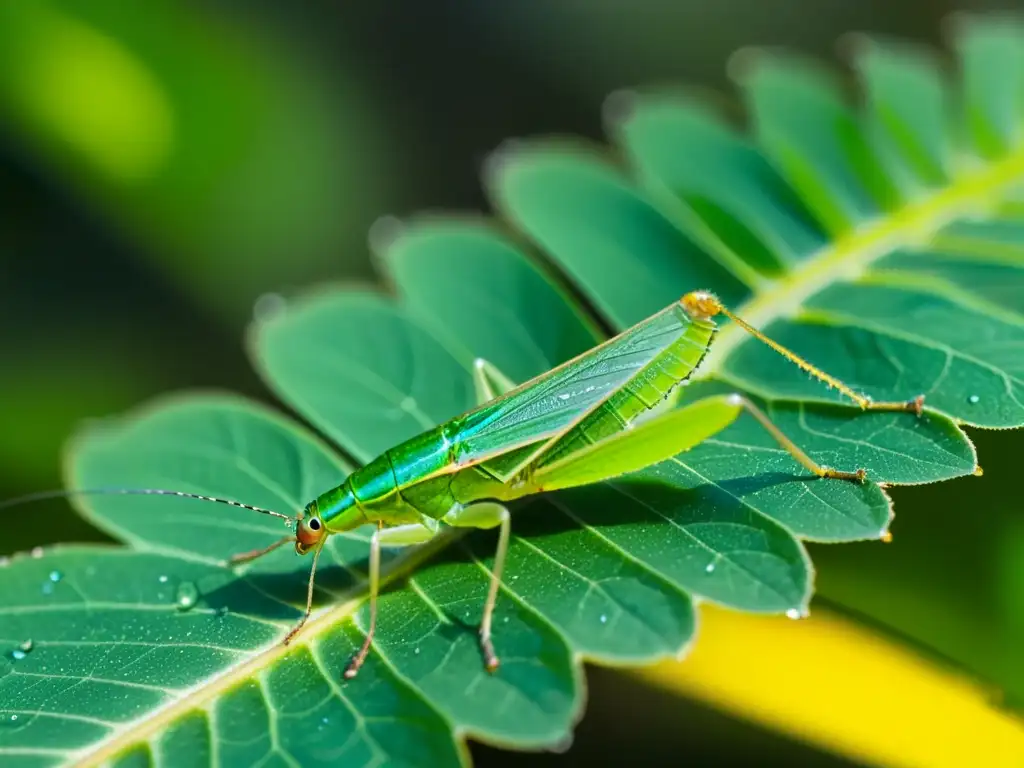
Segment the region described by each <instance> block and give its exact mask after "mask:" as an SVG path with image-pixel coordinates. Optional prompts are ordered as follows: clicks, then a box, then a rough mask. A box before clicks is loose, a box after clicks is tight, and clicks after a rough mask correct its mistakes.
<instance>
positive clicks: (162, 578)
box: [157, 576, 167, 584]
mask: <svg viewBox="0 0 1024 768" xmlns="http://www.w3.org/2000/svg"><path fill="white" fill-rule="evenodd" d="M157 581H159V582H160V583H161V584H166V583H167V577H166V576H160V577H158V578H157Z"/></svg>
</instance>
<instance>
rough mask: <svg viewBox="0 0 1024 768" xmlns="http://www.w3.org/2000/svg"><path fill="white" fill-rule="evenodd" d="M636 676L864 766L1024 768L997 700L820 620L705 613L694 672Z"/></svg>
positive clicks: (879, 639) (1021, 726) (843, 623)
mask: <svg viewBox="0 0 1024 768" xmlns="http://www.w3.org/2000/svg"><path fill="white" fill-rule="evenodd" d="M632 674H634V675H636V676H637V677H639V678H641V679H643V680H644V681H646V682H648V683H650V684H653V685H654V686H656V687H659V688H662V689H665V690H669V691H672V692H675V693H679V694H682V695H685V696H689V697H692V698H695V699H697V700H699V701H702V702H704V703H706V704H708V705H710V706H712V707H715V708H717V709H719V710H723V711H725V712H727V713H729V714H732V715H735V716H737V717H740V718H742V719H746V720H749V721H753V722H755V723H758V724H759V725H762V726H765V727H768V728H773V729H777V730H780V731H782V732H784V733H786V734H789V735H791V736H793V737H795V738H797V739H799V740H801V741H804V742H806V743H809V744H812V745H814V746H817V747H819V748H822V749H825V750H828V751H831V752H835V753H838V754H841V755H844V756H847V757H849V758H851V759H853V760H857V761H859V762H864V763H867V764H873V765H880V766H898V767H899V768H946V766H949V768H967V766H985V767H986V768H998V767H999V766H1022V765H1024V720H1020V719H1018V718H1016V717H1015V716H1014V715H1013V714H1011V713H1009V712H1004V711H1000V710H999V709H997V708H995V707H994V706H993V704H992V703H991V701H992V696H991V694H992V692H991V691H987V690H986V689H985V688H983V687H982V686H981V685H979V684H978V683H977V682H975V681H972V680H970V679H968V678H966V677H964V676H962V675H958V674H956V673H954V672H951V671H949V670H948V669H944V668H942V667H940V666H937V665H936V664H933V663H931V662H929V661H927V660H925V659H923V658H921V657H920V656H919V655H917V654H915V653H914V652H913V651H911V650H909V649H908V648H906V647H904V646H901V645H899V644H897V643H894V642H892V641H890V640H888V639H886V638H885V637H883V636H881V635H879V634H876V633H874V632H871V631H869V630H867V629H865V628H864V627H862V626H860V625H857V624H855V623H853V622H851V621H849V620H847V619H844V618H841V617H840V616H838V615H836V614H834V613H830V612H828V611H826V610H822V609H816V610H815V611H814V613H813V615H812V616H810V617H809V618H806V619H803V620H800V621H793V620H791V619H787V618H784V617H775V616H756V615H750V614H740V613H736V612H732V611H726V610H723V609H720V608H715V607H713V606H709V605H704V606H702V607H701V622H700V625H699V636H698V639H697V643H696V646H695V648H694V650H693V652H692V654H691V655H690V656H688V657H687V658H686V660H685V661H681V662H677V661H667V662H663V663H660V664H657V665H655V666H652V667H646V668H641V669H637V670H633V671H632Z"/></svg>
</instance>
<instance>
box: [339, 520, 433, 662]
mask: <svg viewBox="0 0 1024 768" xmlns="http://www.w3.org/2000/svg"><path fill="white" fill-rule="evenodd" d="M436 535H437V528H436V527H434V528H429V527H427V526H425V525H421V524H420V523H412V524H410V525H397V526H395V527H393V528H382V527H380V526H379V525H378V527H377V530H376V531H374V533H373V536H372V537H371V538H370V626H369V627H368V628H367V630H366V638H365V639H364V640H363V644H362V646H360V648H359V650H358V651H356V653H355V655H353V656H352V659H351V661H349V663H348V666H346V667H345V672H344V677H345V679H346V680H351V679H352V678H353V677H355V676H356V675H357V674H358V673H359V668H360V667H362V666H363V662H365V661H366V657H367V655H368V654H369V653H370V645H371V644H372V643H373V633H374V631H375V630H376V629H377V593H378V591H379V590H380V548H381V547H382V546H384V547H408V546H412V545H414V544H423V543H424V542H427V541H430V539H432V538H434V537H435V536H436Z"/></svg>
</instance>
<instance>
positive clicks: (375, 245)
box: [366, 214, 405, 257]
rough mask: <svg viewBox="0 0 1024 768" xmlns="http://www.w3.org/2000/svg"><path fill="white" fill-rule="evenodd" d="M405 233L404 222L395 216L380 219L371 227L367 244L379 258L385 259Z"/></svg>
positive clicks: (388, 215)
mask: <svg viewBox="0 0 1024 768" xmlns="http://www.w3.org/2000/svg"><path fill="white" fill-rule="evenodd" d="M404 232H405V224H404V222H403V221H402V220H401V219H400V218H398V217H397V216H395V215H393V214H387V215H385V216H381V217H379V218H378V219H377V220H376V221H374V222H373V224H371V225H370V231H369V232H368V233H367V238H366V239H367V243H368V245H369V246H370V250H371V251H372V252H373V253H375V254H376V255H377V256H380V257H384V256H386V255H387V254H388V252H389V251H391V249H392V248H393V247H394V245H395V243H396V242H397V241H398V240H399V239H400V238H401V237H402V235H403V233H404Z"/></svg>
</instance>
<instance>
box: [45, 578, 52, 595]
mask: <svg viewBox="0 0 1024 768" xmlns="http://www.w3.org/2000/svg"><path fill="white" fill-rule="evenodd" d="M43 594H44V595H52V594H53V582H52V581H44V582H43Z"/></svg>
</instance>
